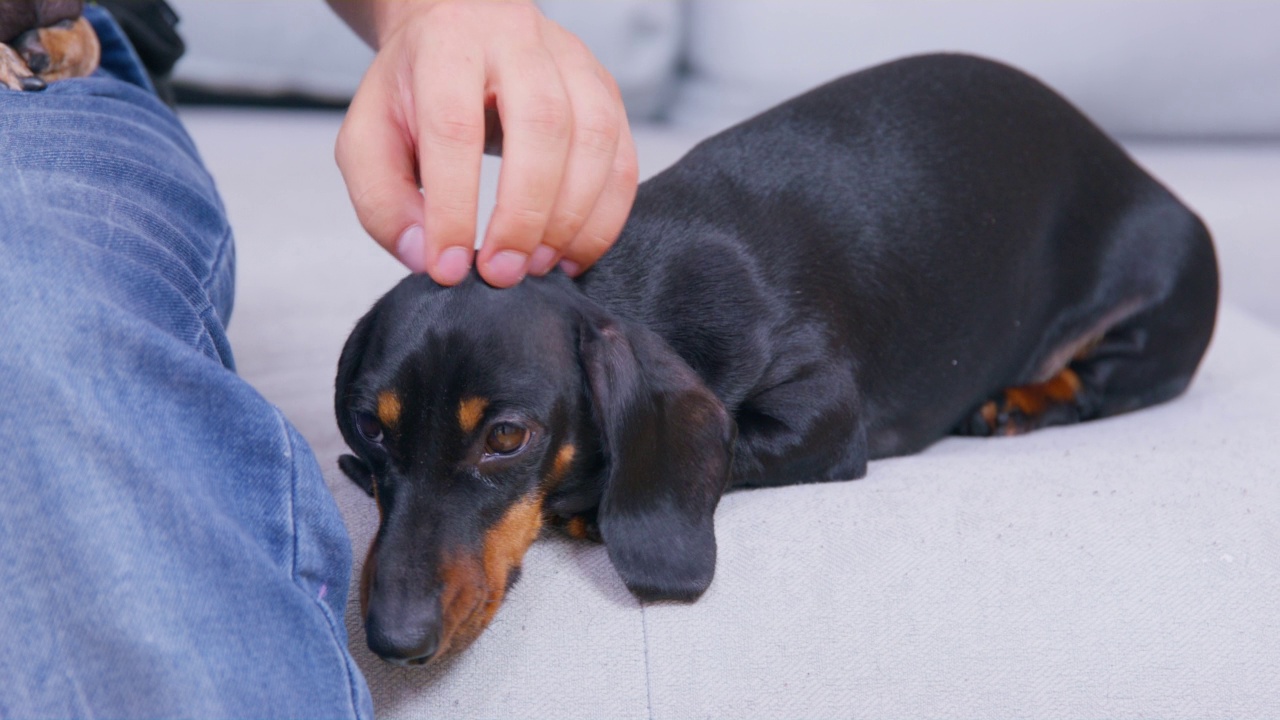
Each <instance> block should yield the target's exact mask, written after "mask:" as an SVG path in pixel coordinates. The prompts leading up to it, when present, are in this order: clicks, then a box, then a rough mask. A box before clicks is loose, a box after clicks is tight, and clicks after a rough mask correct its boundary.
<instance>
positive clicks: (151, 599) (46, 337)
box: [0, 7, 371, 717]
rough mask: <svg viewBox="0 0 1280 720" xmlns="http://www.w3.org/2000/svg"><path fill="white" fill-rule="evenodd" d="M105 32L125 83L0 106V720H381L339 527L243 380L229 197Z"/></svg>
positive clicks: (288, 432) (58, 91) (292, 445)
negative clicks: (91, 718) (357, 635)
mask: <svg viewBox="0 0 1280 720" xmlns="http://www.w3.org/2000/svg"><path fill="white" fill-rule="evenodd" d="M87 14H89V15H90V16H91V19H92V20H93V21H94V24H95V27H97V28H98V31H99V35H100V36H102V39H103V45H104V63H103V64H104V68H105V69H106V71H107V72H100V73H99V74H98V75H96V76H95V77H92V78H84V79H77V80H69V81H64V82H59V83H54V84H53V85H51V86H50V87H49V89H47V90H45V91H44V92H38V93H18V92H10V91H5V90H2V89H0V439H3V441H4V445H3V447H0V492H2V493H3V497H2V499H0V717H27V716H73V715H74V716H86V715H99V716H101V715H106V716H116V717H123V716H129V717H141V716H161V715H163V716H219V717H226V716H254V717H267V716H294V717H336V716H343V717H350V716H365V717H369V716H371V709H370V702H369V695H368V690H367V689H366V687H365V684H364V680H363V679H362V678H361V676H360V674H359V671H358V670H357V669H356V667H355V664H354V663H353V662H352V660H351V657H350V656H349V654H348V653H347V646H346V634H345V630H344V627H343V623H342V613H343V610H344V607H345V601H346V590H347V581H348V575H349V572H350V566H351V549H350V545H349V542H348V540H347V537H346V533H345V530H344V528H343V526H342V521H341V518H340V516H339V514H338V511H337V507H336V506H335V504H334V502H333V499H332V497H331V496H330V495H329V493H328V490H327V489H326V488H325V485H324V482H323V479H322V477H321V474H320V471H319V467H318V466H317V464H316V461H315V458H314V456H313V455H312V453H311V451H310V450H309V449H308V447H307V445H306V443H305V442H304V441H303V440H302V438H301V437H300V436H299V435H298V434H297V432H296V431H295V430H294V429H293V428H292V427H291V426H290V425H289V423H288V422H286V421H285V420H284V418H283V417H282V416H281V415H280V413H279V412H278V411H277V410H276V409H275V408H273V407H272V406H271V405H270V404H269V403H267V402H266V401H265V400H263V399H262V398H261V397H260V396H259V395H258V394H257V393H256V392H255V391H254V390H253V389H252V388H250V387H249V386H248V385H247V384H245V383H244V382H243V381H242V380H240V379H239V378H238V377H237V376H236V375H235V374H234V373H233V372H232V371H231V370H230V368H231V366H232V362H231V355H230V351H229V349H228V346H227V342H226V334H225V330H224V322H225V320H226V317H227V315H228V313H229V312H230V306H231V296H232V264H233V259H232V258H233V255H232V243H231V233H230V230H229V228H228V227H227V224H226V219H225V215H224V213H223V210H222V207H221V204H220V201H219V199H218V196H217V193H216V191H215V189H214V186H213V183H212V181H211V180H210V178H209V176H208V175H207V173H206V172H205V170H204V169H203V167H202V165H201V163H200V160H199V158H198V157H197V155H196V152H195V149H194V147H193V146H192V144H191V141H190V140H189V139H188V138H187V136H186V134H185V133H184V132H183V130H182V128H181V126H180V125H179V124H178V122H177V119H176V118H175V117H174V115H173V114H172V113H171V112H170V111H169V110H168V109H167V108H166V107H165V106H164V105H163V104H161V103H160V102H159V101H158V100H157V99H156V98H155V96H154V95H153V94H151V93H150V92H149V91H148V90H147V89H146V81H145V77H144V76H142V75H141V74H140V72H139V70H140V69H139V67H138V66H137V64H136V61H135V60H134V59H133V58H132V54H131V52H130V51H129V50H128V48H127V45H125V44H123V41H122V39H121V37H120V35H119V31H118V29H117V28H115V27H114V25H112V24H111V22H110V20H109V19H108V18H107V16H106V15H105V13H104V12H102V11H101V10H99V9H97V8H94V7H90V8H88V10H87Z"/></svg>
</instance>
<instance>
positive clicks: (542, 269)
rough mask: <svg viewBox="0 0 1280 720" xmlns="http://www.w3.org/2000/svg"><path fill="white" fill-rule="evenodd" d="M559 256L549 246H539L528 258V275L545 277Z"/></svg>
mask: <svg viewBox="0 0 1280 720" xmlns="http://www.w3.org/2000/svg"><path fill="white" fill-rule="evenodd" d="M559 256H560V253H558V252H556V249H555V248H553V247H551V246H550V245H539V246H538V249H537V250H534V251H533V255H532V256H530V257H529V273H530V274H532V275H537V276H539V277H541V276H543V275H546V274H547V273H549V272H551V268H553V267H555V265H556V258H557V257H559Z"/></svg>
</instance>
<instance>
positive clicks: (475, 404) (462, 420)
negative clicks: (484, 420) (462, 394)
mask: <svg viewBox="0 0 1280 720" xmlns="http://www.w3.org/2000/svg"><path fill="white" fill-rule="evenodd" d="M487 407H489V401H488V400H485V399H484V398H480V397H466V398H463V399H462V402H460V403H458V425H459V426H460V427H461V428H462V432H464V433H467V434H468V435H470V434H471V433H472V432H473V431H475V429H476V425H479V424H480V418H481V417H483V416H484V410H485V408H487Z"/></svg>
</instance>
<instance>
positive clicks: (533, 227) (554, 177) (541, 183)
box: [477, 46, 573, 287]
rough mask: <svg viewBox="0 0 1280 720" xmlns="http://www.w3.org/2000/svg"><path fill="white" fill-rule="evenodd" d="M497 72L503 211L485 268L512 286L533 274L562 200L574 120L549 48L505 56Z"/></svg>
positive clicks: (492, 231)
mask: <svg viewBox="0 0 1280 720" xmlns="http://www.w3.org/2000/svg"><path fill="white" fill-rule="evenodd" d="M495 60H496V62H495V66H494V67H492V68H491V72H490V74H491V77H493V78H494V80H495V86H496V90H497V100H498V112H499V114H500V116H501V118H502V131H503V148H502V149H503V159H502V170H501V172H500V174H499V176H498V197H497V205H496V207H495V208H494V212H493V218H492V220H490V222H489V229H488V231H487V232H486V236H485V239H484V245H483V247H482V248H481V250H480V256H479V258H478V259H477V265H478V266H479V268H480V274H481V275H483V276H484V278H485V280H487V281H488V282H489V283H490V284H492V285H495V286H497V287H507V286H510V285H514V284H515V283H517V282H519V281H520V280H521V279H522V278H523V277H524V275H525V273H527V272H528V268H529V257H530V255H531V254H532V253H533V251H534V250H535V249H536V248H537V247H538V245H539V244H540V243H541V240H542V236H543V233H544V232H545V230H546V227H547V221H548V218H549V217H550V215H551V208H552V206H553V205H554V203H555V199H556V196H557V195H558V194H559V190H560V183H561V180H562V179H563V176H564V167H565V160H566V158H567V156H568V152H569V140H570V137H571V135H572V131H573V127H572V123H573V119H572V114H571V108H570V105H569V100H568V97H567V96H566V94H565V90H564V86H563V83H562V82H561V79H560V73H559V71H558V69H557V68H556V66H555V64H554V63H553V62H552V59H551V56H550V55H549V54H548V52H547V51H546V49H545V48H543V47H541V46H531V47H526V48H524V49H520V50H516V51H510V52H504V53H503V54H502V55H501V56H499V57H497V58H496V59H495Z"/></svg>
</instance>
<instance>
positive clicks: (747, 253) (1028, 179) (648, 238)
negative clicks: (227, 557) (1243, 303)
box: [337, 55, 1218, 623]
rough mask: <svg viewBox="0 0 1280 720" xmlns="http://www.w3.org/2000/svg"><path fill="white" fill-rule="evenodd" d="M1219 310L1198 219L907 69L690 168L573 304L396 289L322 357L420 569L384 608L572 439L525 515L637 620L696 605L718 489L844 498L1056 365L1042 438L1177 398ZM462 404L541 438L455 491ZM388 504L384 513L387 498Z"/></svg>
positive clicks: (1118, 156)
mask: <svg viewBox="0 0 1280 720" xmlns="http://www.w3.org/2000/svg"><path fill="white" fill-rule="evenodd" d="M1217 296H1218V277H1217V267H1216V263H1215V259H1214V252H1213V248H1212V244H1211V241H1210V238H1209V234H1208V232H1207V231H1206V229H1205V227H1204V226H1203V224H1202V223H1201V222H1200V220H1199V219H1198V218H1197V217H1196V216H1195V215H1194V214H1193V213H1192V212H1191V211H1189V210H1188V209H1187V208H1186V207H1184V206H1183V205H1182V204H1181V203H1180V202H1179V201H1178V200H1177V199H1176V198H1174V197H1173V195H1171V194H1170V193H1169V192H1168V191H1167V190H1166V189H1165V188H1163V187H1162V186H1161V185H1160V184H1159V183H1157V182H1156V181H1155V180H1153V179H1152V178H1151V177H1150V176H1149V175H1148V174H1147V173H1146V172H1144V171H1143V170H1142V169H1141V168H1139V167H1138V166H1137V165H1136V164H1135V163H1134V162H1133V161H1132V160H1131V159H1130V158H1129V157H1128V156H1127V155H1126V154H1125V152H1124V151H1123V150H1122V149H1121V148H1120V147H1119V146H1117V145H1116V144H1115V143H1114V142H1113V141H1111V140H1110V139H1109V138H1107V137H1106V136H1105V135H1104V134H1103V133H1102V132H1101V131H1100V130H1099V129H1098V128H1096V127H1095V126H1094V125H1093V124H1092V123H1091V122H1090V121H1089V120H1087V119H1086V118H1085V117H1084V116H1083V115H1081V114H1080V113H1079V112H1078V111H1077V110H1076V109H1075V108H1073V107H1072V106H1071V105H1070V104H1069V103H1067V102H1066V101H1065V100H1063V99H1062V98H1061V97H1060V96H1058V95H1057V94H1055V93H1054V92H1053V91H1051V90H1049V89H1048V88H1046V87H1045V86H1044V85H1042V84H1041V83H1039V82H1038V81H1036V80H1034V79H1032V78H1030V77H1028V76H1026V75H1024V74H1022V73H1021V72H1018V71H1016V70H1013V69H1011V68H1008V67H1006V66H1003V65H1000V64H997V63H994V62H990V61H986V60H982V59H977V58H973V57H968V56H960V55H933V56H923V57H915V58H908V59H905V60H901V61H897V62H893V63H889V64H886V65H882V66H879V67H875V68H872V69H869V70H866V71H863V72H860V73H856V74H853V75H850V76H847V77H845V78H842V79H839V80H836V81H834V82H832V83H830V84H827V85H825V86H822V87H820V88H818V89H816V90H813V91H811V92H809V93H807V94H805V95H802V96H800V97H798V98H796V99H794V100H791V101H789V102H787V103H784V104H782V105H780V106H778V107H777V108H775V109H773V110H770V111H768V112H766V113H764V114H762V115H760V116H758V117H756V118H754V119H752V120H749V121H747V122H745V123H743V124H741V125H739V126H737V127H734V128H731V129H730V130H728V131H726V132H724V133H721V134H720V135H717V136H715V137H713V138H711V139H709V140H707V141H705V142H703V143H702V144H700V145H698V146H697V147H696V148H695V149H693V150H692V151H691V152H690V153H689V154H688V155H687V156H685V157H684V158H683V159H682V160H681V161H680V162H679V163H677V164H676V165H675V166H673V167H672V168H670V169H669V170H667V171H665V172H663V173H661V174H659V175H657V176H656V177H654V178H653V179H651V180H649V181H647V182H645V183H644V184H643V185H642V186H641V188H640V192H639V196H638V198H637V200H636V203H635V207H634V210H633V212H632V214H631V217H630V219H629V221H628V223H627V225H626V228H625V230H624V231H623V234H622V237H621V238H620V239H619V241H618V243H617V244H616V246H615V247H614V248H613V250H612V251H611V252H610V253H609V254H608V255H607V256H606V257H605V258H604V259H602V260H601V261H600V262H599V263H598V264H597V265H596V266H595V267H594V268H593V269H592V270H591V271H589V272H588V273H587V274H586V275H585V276H584V277H583V278H581V279H580V280H579V281H578V282H576V283H574V282H571V281H570V280H568V279H567V278H565V277H564V276H562V275H553V276H549V277H547V278H544V279H530V280H527V281H525V282H524V283H522V284H521V285H520V286H518V287H516V288H513V289H509V290H494V289H492V288H489V287H488V286H485V285H484V284H483V283H481V282H480V281H478V280H477V279H475V278H474V277H473V278H472V279H470V280H468V281H467V282H465V283H464V284H463V285H461V286H459V287H457V288H452V289H442V288H439V287H437V286H436V285H435V284H434V283H432V282H431V281H430V280H429V279H427V278H425V277H420V276H419V277H410V278H407V279H406V280H405V281H404V282H402V283H401V284H400V285H399V286H398V287H397V288H396V289H394V290H393V291H392V292H391V293H389V294H388V295H387V296H386V297H385V298H384V299H383V300H381V301H379V303H378V304H377V305H376V306H375V307H374V309H373V310H372V311H371V312H370V314H369V315H368V316H367V317H366V318H365V319H364V320H362V321H361V323H360V326H359V327H358V328H357V330H356V332H355V333H354V334H353V336H352V339H351V340H350V341H349V342H348V345H347V348H346V349H345V351H344V353H343V359H342V363H341V367H340V371H339V377H338V389H337V411H338V420H339V424H340V425H341V427H342V428H343V432H344V435H345V436H346V437H347V439H348V441H349V442H350V443H351V445H352V447H353V448H355V450H356V452H357V454H359V455H360V456H361V460H359V461H356V460H354V459H351V460H347V461H344V463H345V464H344V469H345V470H347V472H348V474H351V475H352V476H353V477H355V478H357V479H359V478H364V482H367V483H369V484H373V483H377V484H378V487H379V489H380V492H381V493H382V495H381V496H380V497H381V501H382V503H383V505H384V507H383V510H384V513H385V514H384V521H383V526H382V528H381V529H380V531H379V538H380V539H381V543H382V545H381V546H380V547H379V549H378V550H377V554H378V558H377V561H378V568H379V572H382V571H384V570H385V569H386V568H387V567H388V566H389V565H395V564H402V565H413V566H414V567H417V568H419V569H420V570H421V572H419V573H418V575H416V576H414V577H413V578H411V579H410V580H407V581H406V582H409V583H417V584H416V585H412V587H417V588H419V590H416V591H413V590H409V589H406V588H409V587H410V585H405V586H404V587H402V588H400V589H396V590H389V591H388V592H391V593H394V594H396V596H397V597H400V598H402V599H403V598H405V597H408V596H411V595H413V594H414V593H415V592H416V593H417V596H418V597H420V598H422V601H423V602H427V603H430V602H434V600H432V598H433V597H435V596H434V595H433V594H432V592H433V591H432V590H430V589H429V588H430V578H431V577H432V575H431V573H432V572H433V571H432V570H431V569H430V568H432V567H434V566H433V564H432V562H433V561H432V560H431V558H432V557H434V555H433V553H438V552H439V548H440V547H441V542H443V541H441V539H440V537H439V533H440V528H441V527H444V526H445V525H457V526H459V527H462V526H465V527H466V528H469V529H467V530H460V531H459V532H465V533H471V534H472V535H474V534H476V533H479V532H481V531H482V530H483V528H485V527H487V526H488V525H489V524H491V523H492V522H494V517H496V515H497V514H498V513H499V512H500V510H501V508H502V507H504V506H505V505H504V503H506V504H509V503H511V502H513V501H514V500H513V499H514V498H520V497H527V496H529V493H534V492H543V491H540V490H538V487H539V482H541V479H540V478H542V477H543V474H545V473H546V472H547V469H548V468H549V467H551V463H552V460H551V458H552V457H553V456H554V454H555V453H556V451H557V448H559V447H561V446H563V445H564V444H566V443H569V444H573V445H574V446H575V447H577V448H578V452H577V454H576V455H575V456H574V457H575V460H574V462H573V464H572V466H571V468H570V470H569V472H568V473H567V475H566V476H565V477H564V478H563V479H561V480H560V481H559V482H558V483H557V484H555V485H554V487H550V488H547V489H546V490H545V493H544V495H543V496H542V497H543V498H544V504H543V509H544V511H545V512H546V513H547V514H548V515H549V516H553V517H554V516H559V517H563V518H569V517H572V516H580V517H582V518H585V519H586V520H587V521H589V522H591V523H593V524H596V523H598V527H599V531H600V535H601V536H602V537H603V539H604V541H605V542H606V544H607V545H608V548H609V553H610V557H611V558H612V560H613V562H614V564H615V566H616V567H617V568H618V570H619V572H620V574H621V575H622V578H623V580H624V581H625V582H626V583H627V585H628V586H629V587H630V588H631V589H632V590H633V591H635V592H636V593H637V594H638V595H640V596H641V597H645V598H682V599H691V598H694V597H697V596H698V595H699V594H700V593H701V592H702V591H703V590H704V589H705V588H706V587H707V585H708V584H709V583H710V581H711V578H712V574H713V571H714V566H715V537H714V530H713V525H712V516H713V513H714V510H715V506H716V503H717V501H718V498H719V496H720V494H721V493H722V491H723V490H724V489H726V488H727V487H732V486H758V485H779V484H788V483H800V482H813V481H825V480H839V479H850V478H856V477H860V476H862V475H863V474H864V473H865V471H866V465H867V461H868V460H870V459H874V458H879V457H885V456H889V455H897V454H902V453H910V452H915V451H918V450H920V449H922V448H924V447H926V446H927V445H929V444H930V443H932V442H934V441H936V440H938V439H939V438H941V437H943V436H944V435H946V434H948V433H950V432H953V431H956V430H957V429H959V430H962V431H971V430H972V424H971V420H972V418H973V416H974V413H975V411H977V410H978V408H980V407H981V406H982V405H983V404H984V403H985V402H987V401H988V400H990V399H992V398H995V397H998V396H999V394H1000V393H1001V392H1002V391H1003V390H1005V389H1007V388H1012V387H1019V386H1026V385H1030V384H1034V383H1037V382H1042V381H1045V380H1047V379H1049V378H1050V377H1052V376H1053V375H1054V373H1056V372H1058V371H1060V370H1062V369H1063V368H1064V367H1070V369H1071V371H1072V372H1073V373H1074V374H1075V375H1076V376H1078V377H1079V380H1080V383H1081V385H1082V388H1081V389H1080V391H1079V393H1078V394H1077V397H1076V399H1075V401H1074V402H1073V403H1071V404H1069V406H1066V407H1065V408H1064V407H1059V408H1055V410H1054V412H1053V413H1052V414H1050V415H1046V417H1047V418H1049V419H1048V420H1046V422H1070V421H1078V420H1087V419H1091V418H1095V417H1103V416H1107V415H1112V414H1115V413H1118V412H1124V411H1128V410H1133V409H1136V408H1140V407H1143V406H1146V405H1150V404H1153V403H1156V402H1160V401H1163V400H1166V399H1169V398H1171V397H1173V396H1174V395H1176V394H1178V393H1179V392H1181V391H1182V390H1183V389H1184V388H1185V387H1186V386H1187V383H1188V382H1189V381H1190V380H1191V377H1192V375H1193V373H1194V372H1195V369H1196V367H1197V365H1198V363H1199V361H1200V358H1201V356H1202V355H1203V353H1204V350H1205V348H1206V346H1207V344H1208V342H1209V338H1210V336H1211V334H1212V330H1213V325H1214V318H1215V313H1216V305H1217ZM383 388H394V389H396V390H397V392H398V393H399V394H400V396H401V397H403V398H405V408H404V418H405V420H404V423H405V425H404V426H403V427H402V428H401V430H400V432H411V433H415V434H414V435H413V436H412V437H409V436H405V437H402V438H400V439H397V440H395V441H394V446H392V445H389V446H388V447H387V448H385V449H384V450H385V451H383V450H370V449H369V448H368V445H367V443H365V442H364V441H362V440H361V438H360V437H359V435H358V434H357V433H356V432H355V430H354V429H353V426H352V413H353V412H357V411H361V410H360V409H361V408H363V411H364V412H368V411H369V410H368V408H369V407H371V405H370V403H371V402H373V401H372V400H371V398H372V397H373V395H374V394H375V393H376V392H377V391H378V390H380V389H383ZM463 395H476V396H483V397H485V398H488V399H490V402H491V404H490V408H491V409H493V408H494V407H499V410H494V412H504V413H507V414H508V415H510V416H513V417H517V418H527V419H528V421H529V422H530V423H532V424H533V425H534V426H536V427H537V428H538V439H537V443H539V444H537V445H536V447H531V448H530V449H529V450H528V451H527V452H528V453H529V456H528V457H527V458H526V459H525V464H524V465H522V466H521V467H522V468H524V469H523V470H521V471H519V472H514V471H513V472H512V473H509V474H506V475H502V476H501V477H497V478H493V477H487V476H484V473H480V476H478V477H476V479H475V481H474V482H470V484H469V486H468V487H467V488H466V492H465V493H463V492H462V491H460V490H459V489H458V488H459V484H462V485H468V481H466V480H465V478H466V477H473V476H476V472H475V468H474V467H470V466H468V465H467V460H466V459H465V457H464V456H465V454H466V451H465V447H466V441H463V440H460V439H458V437H457V432H456V431H454V430H451V429H449V428H448V427H446V426H449V425H450V424H451V423H453V422H454V421H453V419H452V417H451V412H452V408H453V406H454V404H456V403H457V402H458V398H460V397H461V396H463ZM410 428H411V430H410ZM348 466H351V467H348ZM357 466H358V468H359V469H356V467H357ZM384 485H386V488H385V490H384V489H383V486H384ZM404 487H411V488H413V490H412V493H411V494H412V495H413V497H414V498H415V500H414V501H413V502H414V510H413V511H412V512H408V511H406V512H405V514H404V516H403V518H401V517H400V516H397V511H396V509H395V508H394V507H387V504H388V501H387V499H386V497H387V495H389V494H393V493H399V492H401V489H403V488H404ZM446 516H447V517H449V518H452V519H450V520H448V521H445V520H443V519H442V518H444V517H446ZM458 517H463V518H465V519H464V520H462V521H459V520H457V518H458ZM424 528H426V529H424ZM397 534H399V535H400V536H401V537H399V538H398V539H397V538H393V537H392V536H393V535H397ZM428 536H430V537H428ZM406 537H409V538H416V540H412V541H408V540H405V539H404V538H406ZM393 541H394V542H395V545H394V547H397V548H400V549H399V550H396V551H393V550H391V548H392V547H393V544H392V542H393ZM396 553H402V554H399V555H397V554H396ZM422 568H427V569H422ZM424 584H425V585H424ZM375 592H377V590H375ZM410 604H412V603H410ZM392 614H393V615H394V614H395V613H392ZM437 614H438V613H437ZM412 615H413V613H407V614H405V613H402V614H401V615H399V616H397V617H388V618H382V619H379V620H378V622H379V623H384V622H385V623H396V622H401V621H402V620H403V618H408V617H410V616H412ZM418 615H423V614H422V613H418ZM426 615H430V613H427V614H426Z"/></svg>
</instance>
